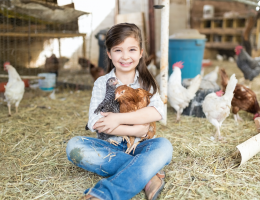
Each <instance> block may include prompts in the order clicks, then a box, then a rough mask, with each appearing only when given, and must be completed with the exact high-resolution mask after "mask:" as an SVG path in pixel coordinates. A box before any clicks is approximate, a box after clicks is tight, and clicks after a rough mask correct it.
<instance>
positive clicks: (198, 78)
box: [187, 75, 201, 99]
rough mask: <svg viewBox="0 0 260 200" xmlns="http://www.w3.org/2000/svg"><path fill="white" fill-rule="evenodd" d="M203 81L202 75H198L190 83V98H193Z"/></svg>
mask: <svg viewBox="0 0 260 200" xmlns="http://www.w3.org/2000/svg"><path fill="white" fill-rule="evenodd" d="M200 83H201V75H197V76H196V77H195V78H194V79H193V80H192V81H191V83H190V86H189V87H188V89H187V91H188V93H189V95H190V98H191V99H193V98H194V96H195V94H196V92H197V91H198V89H199V87H200Z"/></svg>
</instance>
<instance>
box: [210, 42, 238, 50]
mask: <svg viewBox="0 0 260 200" xmlns="http://www.w3.org/2000/svg"><path fill="white" fill-rule="evenodd" d="M237 45H239V43H236V42H207V43H206V48H212V49H230V50H231V49H234V48H235V47H236V46H237Z"/></svg>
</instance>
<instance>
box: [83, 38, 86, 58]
mask: <svg viewBox="0 0 260 200" xmlns="http://www.w3.org/2000/svg"><path fill="white" fill-rule="evenodd" d="M82 40H83V44H82V54H83V58H85V59H86V58H87V56H86V36H82Z"/></svg>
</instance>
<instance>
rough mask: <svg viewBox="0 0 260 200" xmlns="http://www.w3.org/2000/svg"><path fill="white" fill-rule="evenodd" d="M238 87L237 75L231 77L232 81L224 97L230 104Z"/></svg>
mask: <svg viewBox="0 0 260 200" xmlns="http://www.w3.org/2000/svg"><path fill="white" fill-rule="evenodd" d="M236 85H237V79H236V75H235V74H233V75H232V76H231V77H230V80H229V82H228V84H227V88H226V92H225V95H224V97H225V98H227V99H228V100H230V102H231V101H232V99H233V96H234V90H235V88H236Z"/></svg>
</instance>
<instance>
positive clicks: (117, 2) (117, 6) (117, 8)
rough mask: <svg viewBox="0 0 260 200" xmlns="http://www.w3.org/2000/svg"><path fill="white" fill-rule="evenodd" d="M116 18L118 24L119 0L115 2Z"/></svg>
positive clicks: (115, 21)
mask: <svg viewBox="0 0 260 200" xmlns="http://www.w3.org/2000/svg"><path fill="white" fill-rule="evenodd" d="M115 1H116V2H115V16H114V23H115V24H117V15H119V0H115Z"/></svg>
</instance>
